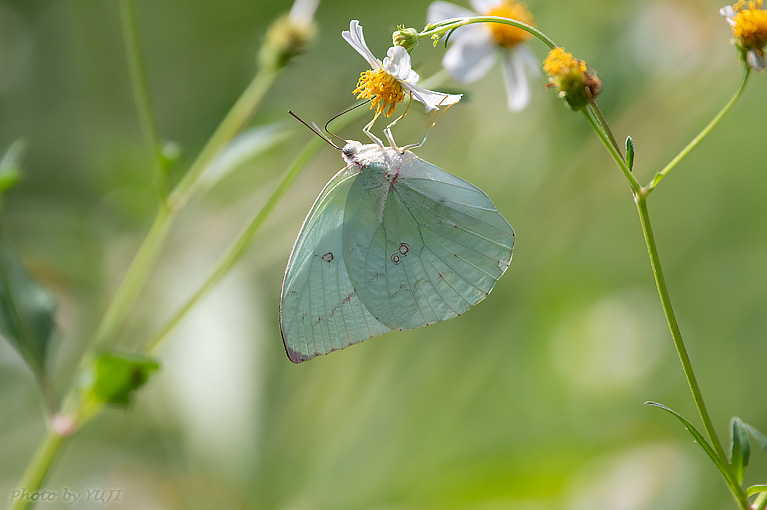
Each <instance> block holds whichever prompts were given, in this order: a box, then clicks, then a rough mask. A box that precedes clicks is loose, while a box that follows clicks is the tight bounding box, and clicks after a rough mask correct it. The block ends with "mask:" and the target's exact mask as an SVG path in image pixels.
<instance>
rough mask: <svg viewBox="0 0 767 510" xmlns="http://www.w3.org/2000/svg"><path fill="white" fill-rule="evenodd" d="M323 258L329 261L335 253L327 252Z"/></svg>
mask: <svg viewBox="0 0 767 510" xmlns="http://www.w3.org/2000/svg"><path fill="white" fill-rule="evenodd" d="M322 260H324V261H325V262H328V263H329V262H330V261H331V260H333V253H331V252H327V253H326V254H325V255H323V256H322Z"/></svg>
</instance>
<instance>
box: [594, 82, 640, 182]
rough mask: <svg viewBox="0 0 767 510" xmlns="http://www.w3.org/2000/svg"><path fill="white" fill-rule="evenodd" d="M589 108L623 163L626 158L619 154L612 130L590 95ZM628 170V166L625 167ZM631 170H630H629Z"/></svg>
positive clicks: (619, 149)
mask: <svg viewBox="0 0 767 510" xmlns="http://www.w3.org/2000/svg"><path fill="white" fill-rule="evenodd" d="M589 106H590V107H591V110H592V111H593V112H594V113H595V114H596V116H597V119H598V120H599V123H600V124H601V125H602V129H604V131H605V134H606V135H607V137H608V138H609V139H610V143H611V144H612V145H613V147H615V150H616V152H617V153H618V155H619V156H620V157H621V159H622V160H623V161H624V162H625V161H626V158H624V157H623V154H621V148H620V145H618V141H617V140H616V139H615V135H613V130H612V129H610V124H608V123H607V119H606V118H605V116H604V115H602V110H601V109H600V108H599V105H598V104H597V102H596V100H595V99H594V98H593V97H591V94H589ZM627 168H628V165H627ZM629 170H631V169H629Z"/></svg>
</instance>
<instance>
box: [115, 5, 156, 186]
mask: <svg viewBox="0 0 767 510" xmlns="http://www.w3.org/2000/svg"><path fill="white" fill-rule="evenodd" d="M120 13H121V16H120V18H121V21H122V32H123V41H124V44H125V54H126V57H127V61H128V71H129V75H130V80H131V89H132V90H133V99H134V101H135V102H136V111H137V113H138V117H139V124H140V125H141V132H142V134H143V135H144V140H145V142H146V144H147V147H149V149H150V151H151V153H152V159H153V161H154V166H155V169H156V173H157V179H158V182H159V190H160V192H161V193H162V194H163V199H164V193H165V189H164V188H165V176H166V172H167V160H166V159H165V157H164V156H163V151H162V142H161V140H160V136H159V134H158V133H159V130H158V129H157V119H156V117H155V114H154V109H153V108H152V101H151V98H150V94H149V85H148V83H147V78H146V72H145V71H144V70H145V66H144V58H143V54H142V53H141V46H140V44H139V38H138V27H137V25H136V12H135V8H134V5H133V0H120Z"/></svg>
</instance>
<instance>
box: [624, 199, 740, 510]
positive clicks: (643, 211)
mask: <svg viewBox="0 0 767 510" xmlns="http://www.w3.org/2000/svg"><path fill="white" fill-rule="evenodd" d="M634 201H635V202H636V206H637V211H638V212H639V219H640V222H641V224H642V233H643V234H644V239H645V244H646V245H647V252H648V254H649V255H650V266H651V267H652V272H653V276H654V277H655V286H656V287H657V288H658V295H659V296H660V302H661V306H662V307H663V313H664V314H665V316H666V322H667V323H668V327H669V330H670V331H671V338H672V340H673V341H674V347H675V348H676V352H677V355H678V356H679V361H680V362H681V364H682V371H683V372H684V376H685V378H686V379H687V385H688V386H689V388H690V393H691V394H692V399H693V401H694V402H695V407H696V408H697V410H698V414H699V415H700V419H701V421H702V422H703V427H704V428H705V430H706V435H708V440H709V443H710V444H711V447H712V448H713V449H714V451H715V452H716V455H717V457H719V460H720V461H721V463H722V465H723V466H724V467H725V470H726V472H727V478H728V479H726V480H725V482H726V483H727V485H728V486H729V487H730V490H731V491H732V494H733V496H734V497H735V499H736V501H737V502H738V504H739V505H740V507H741V509H743V510H748V502H747V500H746V495H745V493H744V492H743V490H742V488H741V487H740V485H739V484H738V483H737V482H735V475H734V473H733V472H732V467H731V466H730V462H729V461H728V459H727V456H726V455H725V453H724V450H723V449H722V444H721V443H720V442H719V437H718V436H717V434H716V430H715V429H714V425H713V423H712V422H711V417H710V416H709V414H708V410H707V409H706V404H705V402H704V400H703V395H702V394H701V391H700V387H699V386H698V381H697V379H696V378H695V373H694V372H693V369H692V363H691V362H690V357H689V355H688V354H687V348H686V347H685V345H684V341H683V340H682V333H681V331H680V329H679V323H678V322H677V320H676V316H675V314H674V309H673V308H672V306H671V298H670V296H669V293H668V287H667V286H666V278H665V276H664V275H663V269H662V268H661V265H660V257H659V256H658V248H657V245H656V243H655V235H654V234H653V230H652V226H651V225H650V215H649V213H648V210H647V192H646V191H644V190H643V192H642V193H638V194H636V195H635V198H634Z"/></svg>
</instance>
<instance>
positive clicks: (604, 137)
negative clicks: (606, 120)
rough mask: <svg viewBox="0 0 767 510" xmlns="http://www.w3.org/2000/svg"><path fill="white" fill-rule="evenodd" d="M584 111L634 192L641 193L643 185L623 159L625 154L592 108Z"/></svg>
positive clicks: (584, 114)
mask: <svg viewBox="0 0 767 510" xmlns="http://www.w3.org/2000/svg"><path fill="white" fill-rule="evenodd" d="M582 112H583V116H584V117H586V120H587V121H588V122H589V124H591V127H592V128H593V129H594V131H595V132H596V134H597V136H599V139H600V140H602V144H603V145H604V146H605V148H606V149H607V151H608V152H609V153H610V155H611V156H612V157H613V159H614V160H615V162H616V163H617V164H618V167H620V169H621V171H622V172H623V175H624V176H625V177H626V179H628V181H629V184H630V185H631V189H632V190H633V191H634V194H635V195H636V194H638V193H640V192H641V189H642V185H641V184H639V181H637V179H636V177H634V174H633V173H631V169H629V167H628V165H627V164H626V161H625V160H624V159H623V156H621V154H620V152H618V149H617V147H616V146H615V144H613V143H612V142H611V141H610V137H609V135H608V134H607V133H606V132H605V130H604V128H603V126H602V124H601V123H600V122H599V120H597V118H596V117H595V114H594V113H593V112H592V111H591V110H590V109H584V110H582Z"/></svg>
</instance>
